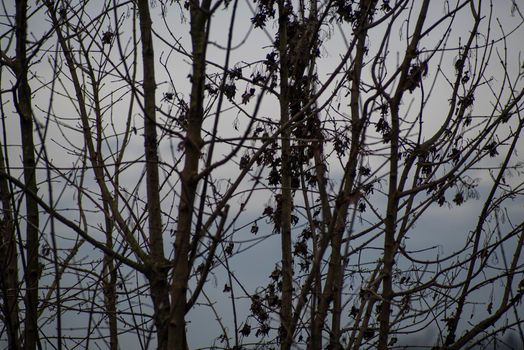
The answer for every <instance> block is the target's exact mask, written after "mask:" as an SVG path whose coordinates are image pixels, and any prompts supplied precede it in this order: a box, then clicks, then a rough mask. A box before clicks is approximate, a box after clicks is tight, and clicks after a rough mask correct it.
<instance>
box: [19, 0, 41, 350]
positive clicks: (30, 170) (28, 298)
mask: <svg viewBox="0 0 524 350" xmlns="http://www.w3.org/2000/svg"><path fill="white" fill-rule="evenodd" d="M26 37H27V3H26V1H23V0H22V1H17V2H16V74H17V84H18V88H17V90H16V95H17V96H16V100H17V102H16V108H17V112H18V114H19V117H20V129H21V133H22V137H21V139H22V161H23V167H24V183H25V186H26V188H27V190H29V191H31V192H33V193H37V186H36V160H35V146H34V141H33V116H32V112H31V89H30V87H29V83H28V80H27V70H28V62H27V57H26V56H27V53H26ZM25 203H26V215H27V227H26V254H27V255H26V267H25V274H24V277H25V284H26V293H25V300H24V301H25V316H26V317H25V331H24V339H25V342H24V348H25V349H28V350H31V349H36V347H37V343H38V324H37V319H38V280H39V274H40V272H39V262H38V248H39V231H38V226H39V225H38V220H39V217H38V204H37V202H36V200H35V199H34V198H33V197H31V196H29V195H27V196H26V197H25Z"/></svg>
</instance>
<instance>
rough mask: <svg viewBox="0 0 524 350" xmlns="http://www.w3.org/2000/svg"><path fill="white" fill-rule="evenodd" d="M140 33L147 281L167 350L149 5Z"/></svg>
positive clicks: (142, 4) (143, 8)
mask: <svg viewBox="0 0 524 350" xmlns="http://www.w3.org/2000/svg"><path fill="white" fill-rule="evenodd" d="M138 14H139V17H140V33H141V36H142V40H141V42H142V64H143V70H144V81H143V92H144V105H143V112H144V152H145V158H146V182H147V185H146V186H147V188H146V191H147V206H148V207H147V208H148V222H149V246H150V252H151V259H150V261H149V262H148V263H149V272H148V276H147V277H148V278H149V283H150V287H151V297H152V299H153V304H154V309H155V317H154V318H155V325H156V327H157V341H158V349H167V342H168V338H169V335H168V330H169V325H168V310H169V289H168V283H167V265H166V259H165V256H164V242H163V239H162V217H161V208H160V186H159V175H158V140H157V133H156V124H157V122H156V100H155V96H156V95H155V90H156V81H155V54H154V50H153V38H152V35H151V31H152V28H151V25H152V22H151V15H150V12H149V1H147V0H140V1H138Z"/></svg>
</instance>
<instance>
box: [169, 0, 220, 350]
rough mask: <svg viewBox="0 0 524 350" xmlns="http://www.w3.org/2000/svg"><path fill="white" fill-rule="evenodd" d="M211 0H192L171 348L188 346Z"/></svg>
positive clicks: (170, 335)
mask: <svg viewBox="0 0 524 350" xmlns="http://www.w3.org/2000/svg"><path fill="white" fill-rule="evenodd" d="M209 6H210V1H209V0H204V1H203V2H202V4H198V2H197V1H191V2H190V20H191V24H190V25H191V42H192V47H193V49H192V56H193V74H192V86H191V97H190V104H189V115H188V121H187V132H186V139H185V140H184V148H185V159H184V168H183V170H182V173H181V179H180V180H181V181H180V182H181V194H180V203H179V207H178V226H177V230H176V237H175V249H174V250H175V266H174V272H173V284H172V288H171V302H172V305H171V314H170V323H169V349H187V348H188V346H187V340H186V325H185V314H186V312H187V310H186V303H187V301H186V299H187V286H188V279H189V272H190V271H189V266H188V258H189V243H190V239H191V228H192V220H193V207H194V204H195V194H196V191H197V185H198V178H197V175H198V165H199V159H200V155H201V150H202V137H201V134H200V133H201V128H202V122H203V119H204V87H205V79H206V62H205V59H206V45H207V36H208V33H207V16H208V15H207V12H208V10H209Z"/></svg>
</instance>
